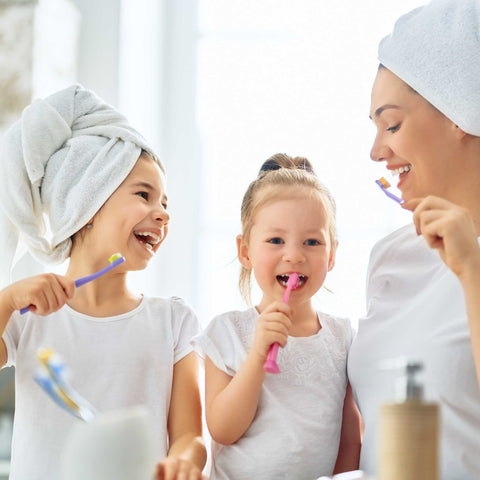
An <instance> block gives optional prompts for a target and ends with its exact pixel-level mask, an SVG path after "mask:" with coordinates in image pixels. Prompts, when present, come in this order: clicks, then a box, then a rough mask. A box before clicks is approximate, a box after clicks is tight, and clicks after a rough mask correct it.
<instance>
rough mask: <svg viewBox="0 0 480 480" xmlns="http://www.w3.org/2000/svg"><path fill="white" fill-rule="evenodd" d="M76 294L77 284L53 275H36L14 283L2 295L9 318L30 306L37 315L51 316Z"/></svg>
mask: <svg viewBox="0 0 480 480" xmlns="http://www.w3.org/2000/svg"><path fill="white" fill-rule="evenodd" d="M74 293H75V283H74V281H73V280H70V279H68V278H67V277H64V276H62V275H56V274H53V273H47V274H41V275H36V276H34V277H29V278H25V279H23V280H19V281H18V282H15V283H12V284H11V285H9V286H8V287H6V288H5V289H4V290H2V292H1V293H0V295H1V299H2V301H1V304H2V305H5V306H6V307H7V308H8V313H9V315H8V318H9V317H10V315H11V314H12V313H13V312H14V311H15V310H20V309H21V308H22V307H25V305H29V307H27V310H29V309H30V310H31V311H32V312H33V313H35V314H37V315H49V314H50V313H53V312H56V311H57V310H59V309H60V308H62V307H63V306H64V305H65V303H66V302H67V300H68V299H70V298H72V297H73V295H74Z"/></svg>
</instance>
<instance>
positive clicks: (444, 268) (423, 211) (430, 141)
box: [348, 0, 480, 480]
mask: <svg viewBox="0 0 480 480" xmlns="http://www.w3.org/2000/svg"><path fill="white" fill-rule="evenodd" d="M379 60H380V63H381V65H380V67H379V70H378V73H377V76H376V79H375V82H374V85H373V90H372V97H371V112H370V116H371V118H372V120H373V122H374V124H375V125H376V128H377V135H376V138H375V141H374V144H373V147H372V150H371V157H372V159H373V160H375V161H382V162H384V163H385V165H386V167H387V169H388V170H392V171H394V172H396V173H398V174H399V175H400V177H399V178H400V181H399V183H398V188H399V189H400V191H401V192H402V197H403V199H404V200H405V203H404V204H403V207H404V208H406V209H408V210H411V211H413V222H412V223H411V224H410V225H407V226H405V227H403V228H401V229H400V230H398V231H396V232H394V233H392V234H391V235H389V236H388V237H386V238H385V239H383V240H382V241H380V242H379V243H378V244H377V245H376V246H375V247H374V249H373V251H372V254H371V260H370V268H369V274H368V288H367V307H368V310H367V315H366V317H365V318H363V319H361V320H360V322H359V331H358V335H357V337H356V339H355V340H354V342H353V345H352V348H351V350H350V354H349V358H348V373H349V378H350V381H351V384H352V389H353V392H354V395H355V397H356V400H357V403H358V406H359V408H360V410H361V413H362V416H363V420H364V423H365V433H364V438H363V445H362V453H361V461H360V468H362V469H363V470H364V471H365V472H366V473H367V474H374V473H375V471H376V465H377V460H376V454H377V451H378V447H379V445H380V442H381V439H380V438H377V433H378V425H377V420H378V416H379V406H380V404H381V403H382V402H385V401H392V400H393V399H394V382H393V378H394V375H393V374H391V373H388V372H385V371H382V370H380V365H381V363H382V361H383V360H386V359H390V358H393V357H400V356H401V357H406V358H409V359H415V360H417V359H419V360H421V361H423V363H424V365H425V370H424V373H423V375H422V381H423V384H424V389H425V397H426V399H427V400H430V401H435V402H438V403H439V404H440V408H441V439H440V445H441V451H440V459H441V460H440V461H441V478H442V479H443V480H474V479H479V478H480V443H479V438H480V388H479V385H480V296H479V294H478V292H479V291H480V248H479V244H478V239H477V237H478V236H479V234H480V1H479V0H433V1H432V2H431V3H429V4H427V5H426V6H424V7H421V8H417V9H415V10H413V11H411V12H410V13H408V14H406V15H404V16H402V17H401V18H400V19H399V20H398V21H397V22H396V24H395V27H394V30H393V33H392V34H391V35H389V36H388V37H386V38H385V39H383V40H382V42H381V43H380V46H379ZM392 208H393V206H392Z"/></svg>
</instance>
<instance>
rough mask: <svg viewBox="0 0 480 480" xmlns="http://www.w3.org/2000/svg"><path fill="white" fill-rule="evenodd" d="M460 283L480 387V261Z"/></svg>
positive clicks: (468, 270) (470, 268) (464, 274)
mask: <svg viewBox="0 0 480 480" xmlns="http://www.w3.org/2000/svg"><path fill="white" fill-rule="evenodd" d="M460 281H461V284H462V287H463V292H464V295H465V304H466V309H467V316H468V323H469V327H470V341H471V344H472V351H473V359H474V362H475V369H476V372H477V382H478V384H479V386H480V295H479V292H480V261H478V262H475V263H472V265H471V266H470V267H469V268H468V269H466V271H465V272H464V273H463V274H462V276H461V277H460Z"/></svg>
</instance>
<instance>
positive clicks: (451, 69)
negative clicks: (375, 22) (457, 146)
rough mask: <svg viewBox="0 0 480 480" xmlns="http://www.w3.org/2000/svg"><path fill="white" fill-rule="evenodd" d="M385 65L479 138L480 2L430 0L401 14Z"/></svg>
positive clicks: (383, 53)
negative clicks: (430, 0)
mask: <svg viewBox="0 0 480 480" xmlns="http://www.w3.org/2000/svg"><path fill="white" fill-rule="evenodd" d="M378 59H379V60H380V63H382V64H383V65H384V66H385V67H387V68H388V69H389V70H391V71H392V72H393V73H394V74H395V75H397V76H398V77H400V78H401V79H402V80H403V81H404V82H405V83H407V84H408V85H410V86H411V87H412V88H413V89H414V90H416V91H417V92H418V93H419V94H420V95H422V97H424V98H425V99H426V100H428V101H429V102H430V103H431V104H432V105H434V106H435V107H436V108H437V109H438V110H440V111H441V112H442V113H443V114H444V115H445V116H446V117H448V118H449V119H450V120H452V121H453V122H455V124H456V125H458V126H459V127H460V128H461V129H462V130H464V131H465V132H467V133H470V134H472V135H476V136H480V0H433V1H432V2H430V3H429V4H428V5H425V6H424V7H420V8H416V9H415V10H412V11H411V12H410V13H407V14H406V15H403V16H402V17H400V18H399V19H398V20H397V22H396V23H395V27H394V29H393V32H392V34H391V35H389V36H387V37H385V38H384V39H383V40H382V41H381V42H380V46H379V50H378Z"/></svg>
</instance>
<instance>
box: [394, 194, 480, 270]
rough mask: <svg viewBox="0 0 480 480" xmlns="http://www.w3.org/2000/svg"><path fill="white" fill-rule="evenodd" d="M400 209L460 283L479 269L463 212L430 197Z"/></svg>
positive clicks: (471, 227)
mask: <svg viewBox="0 0 480 480" xmlns="http://www.w3.org/2000/svg"><path fill="white" fill-rule="evenodd" d="M402 207H403V208H406V209H407V210H411V211H413V223H414V224H415V228H416V229H417V233H418V234H419V235H422V236H423V237H424V238H425V240H426V242H427V244H428V245H429V246H430V247H431V248H434V249H436V250H438V252H439V254H440V257H441V258H442V260H443V261H444V262H445V264H446V265H447V266H448V267H449V268H450V269H451V270H452V272H453V273H454V274H455V275H457V276H458V277H459V278H460V279H461V278H462V276H463V275H465V274H466V273H468V272H469V271H472V269H478V268H480V247H479V244H478V240H477V232H476V229H475V224H474V223H473V219H472V217H471V215H470V213H469V211H468V210H467V209H465V208H461V207H459V206H458V205H455V204H453V203H450V202H449V201H447V200H445V199H443V198H439V197H434V196H429V197H426V198H423V199H412V200H409V201H407V202H405V203H404V204H403V205H402Z"/></svg>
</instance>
